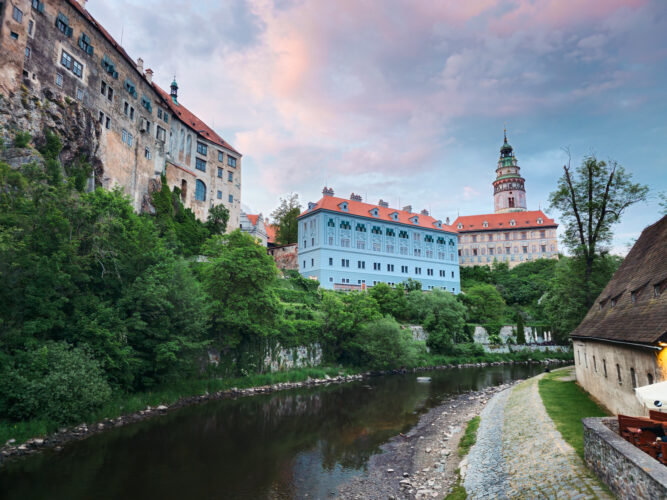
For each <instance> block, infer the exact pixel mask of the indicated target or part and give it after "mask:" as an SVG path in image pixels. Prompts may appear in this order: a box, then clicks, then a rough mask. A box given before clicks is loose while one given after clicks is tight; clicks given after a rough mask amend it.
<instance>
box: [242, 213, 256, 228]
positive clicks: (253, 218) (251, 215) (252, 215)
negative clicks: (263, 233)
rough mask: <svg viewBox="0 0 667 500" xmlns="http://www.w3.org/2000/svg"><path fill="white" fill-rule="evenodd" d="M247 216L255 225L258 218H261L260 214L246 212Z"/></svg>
mask: <svg viewBox="0 0 667 500" xmlns="http://www.w3.org/2000/svg"><path fill="white" fill-rule="evenodd" d="M245 216H246V217H247V218H248V220H249V221H250V223H251V224H252V225H253V226H256V225H257V219H259V214H245Z"/></svg>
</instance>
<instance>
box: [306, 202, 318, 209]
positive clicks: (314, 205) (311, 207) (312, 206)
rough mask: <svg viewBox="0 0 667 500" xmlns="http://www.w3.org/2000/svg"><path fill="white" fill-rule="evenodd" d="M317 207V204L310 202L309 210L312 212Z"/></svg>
mask: <svg viewBox="0 0 667 500" xmlns="http://www.w3.org/2000/svg"><path fill="white" fill-rule="evenodd" d="M316 206H317V203H313V202H312V201H309V202H308V210H312V209H313V208H315V207H316Z"/></svg>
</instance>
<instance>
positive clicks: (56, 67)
mask: <svg viewBox="0 0 667 500" xmlns="http://www.w3.org/2000/svg"><path fill="white" fill-rule="evenodd" d="M153 76H154V75H153V72H152V70H151V69H144V61H143V60H142V59H141V58H139V59H137V60H134V59H132V58H131V57H130V56H129V55H128V54H127V52H126V51H125V50H124V49H123V47H122V46H121V45H120V44H119V43H118V42H117V41H116V40H115V39H114V38H113V37H112V36H111V35H110V34H109V33H108V32H107V31H106V30H105V29H104V27H103V26H102V25H101V24H100V23H99V22H98V21H97V20H95V19H94V18H93V17H92V16H91V15H90V14H89V13H88V11H87V10H86V1H85V0H78V1H77V0H6V1H2V2H0V94H2V95H4V96H14V95H17V94H22V95H23V97H25V99H26V101H28V100H30V99H36V100H43V101H44V102H46V101H49V102H55V103H58V105H59V106H60V107H61V108H69V107H74V108H76V112H77V113H85V114H87V115H88V116H89V117H90V122H92V123H93V124H94V127H93V128H94V130H93V134H94V136H93V137H92V139H91V141H89V142H94V143H95V147H94V151H92V153H93V154H94V156H95V160H96V162H97V164H98V168H96V169H95V172H94V179H93V180H94V183H95V185H99V186H102V187H105V188H107V189H111V188H114V187H115V186H120V187H121V188H122V189H123V191H124V192H125V193H126V194H127V195H128V196H129V197H130V199H131V201H132V204H133V206H134V208H135V210H137V211H140V210H142V209H144V210H146V209H150V196H149V191H150V190H151V186H152V189H156V187H157V186H159V181H160V178H161V176H162V175H164V176H165V177H166V179H167V183H168V184H169V186H170V187H171V188H174V187H176V188H178V189H179V190H180V195H181V199H182V201H183V203H184V205H185V206H186V207H188V208H190V209H192V210H193V212H194V213H195V215H196V216H197V218H199V219H201V220H205V219H206V218H207V216H208V211H209V209H210V208H211V207H212V206H214V205H218V204H223V205H224V206H225V207H227V208H228V210H229V212H230V218H229V224H228V227H229V228H230V229H231V228H236V227H238V226H239V217H240V207H241V157H242V155H241V154H240V153H239V152H238V151H237V150H235V149H234V148H233V147H232V146H231V145H230V144H229V143H227V142H226V141H225V140H224V139H223V138H222V137H220V136H219V135H218V134H217V133H216V132H215V131H213V129H211V128H210V127H209V126H208V125H206V123H204V122H203V121H202V120H201V119H199V118H198V117H197V116H196V115H195V114H194V113H193V112H191V111H190V110H189V109H188V108H186V107H185V106H184V105H183V104H182V103H181V102H180V101H179V100H178V84H177V83H176V81H173V82H172V84H171V86H170V89H169V91H168V92H167V91H165V90H163V89H162V88H160V87H159V86H158V85H157V83H156V82H155V81H153ZM40 107H42V106H41V105H40ZM47 118H48V120H46V121H49V120H50V121H51V122H53V120H55V121H56V122H57V121H58V119H59V118H57V117H56V118H53V119H52V118H51V117H47ZM91 187H92V182H91Z"/></svg>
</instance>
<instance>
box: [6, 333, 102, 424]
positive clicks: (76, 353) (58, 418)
mask: <svg viewBox="0 0 667 500" xmlns="http://www.w3.org/2000/svg"><path fill="white" fill-rule="evenodd" d="M110 396H111V389H110V388H109V385H108V384H107V382H106V380H105V379H104V373H103V372H102V370H101V368H100V366H99V364H98V363H97V362H96V361H95V360H94V359H92V358H91V357H90V355H89V354H88V353H87V352H86V350H85V349H82V348H72V347H71V346H70V345H68V344H67V343H66V342H57V343H55V342H49V343H46V344H43V345H42V346H40V347H37V348H35V349H30V350H28V351H23V352H21V353H17V354H16V356H15V357H13V358H11V359H10V360H9V361H7V362H5V363H3V367H2V368H0V415H2V416H4V417H8V418H10V419H11V420H14V421H21V420H29V419H33V418H42V419H43V418H48V419H50V420H52V421H54V422H56V423H58V424H69V423H78V422H82V421H84V420H86V419H87V418H89V417H90V416H91V413H92V412H94V411H95V410H98V409H99V408H100V407H101V406H102V405H103V404H104V403H106V402H107V401H108V400H109V398H110Z"/></svg>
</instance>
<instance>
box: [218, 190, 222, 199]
mask: <svg viewBox="0 0 667 500" xmlns="http://www.w3.org/2000/svg"><path fill="white" fill-rule="evenodd" d="M218 199H219V200H222V191H218Z"/></svg>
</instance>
